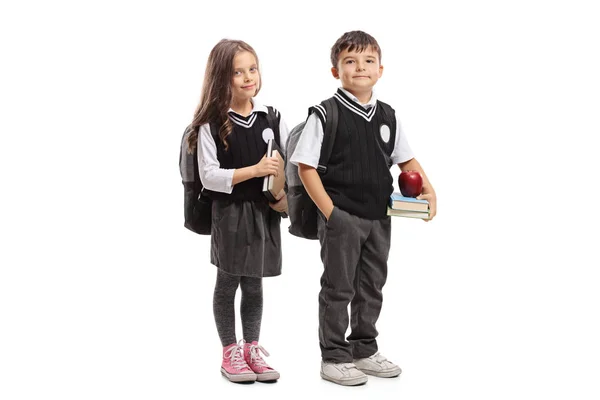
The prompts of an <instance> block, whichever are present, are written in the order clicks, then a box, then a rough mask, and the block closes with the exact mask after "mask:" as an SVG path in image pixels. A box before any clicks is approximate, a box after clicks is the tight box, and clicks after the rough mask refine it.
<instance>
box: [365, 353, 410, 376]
mask: <svg viewBox="0 0 600 400" xmlns="http://www.w3.org/2000/svg"><path fill="white" fill-rule="evenodd" d="M354 365H356V367H357V368H358V369H360V370H361V371H362V372H364V373H365V374H367V375H373V376H378V377H380V378H393V377H396V376H398V375H400V374H401V373H402V370H401V369H400V367H399V366H397V365H396V364H394V363H393V362H391V361H388V359H387V358H385V357H384V356H382V355H381V354H379V353H375V354H373V355H372V356H371V357H368V358H361V359H359V360H354Z"/></svg>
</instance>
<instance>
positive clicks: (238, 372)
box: [221, 341, 256, 382]
mask: <svg viewBox="0 0 600 400" xmlns="http://www.w3.org/2000/svg"><path fill="white" fill-rule="evenodd" d="M241 344H243V341H240V344H238V343H232V344H230V345H229V346H226V347H223V363H222V364H221V374H222V375H223V376H224V377H226V378H227V379H229V380H230V381H231V382H254V381H255V380H256V374H255V373H254V372H252V370H251V369H250V367H248V364H246V361H245V360H244V353H243V352H242V346H241Z"/></svg>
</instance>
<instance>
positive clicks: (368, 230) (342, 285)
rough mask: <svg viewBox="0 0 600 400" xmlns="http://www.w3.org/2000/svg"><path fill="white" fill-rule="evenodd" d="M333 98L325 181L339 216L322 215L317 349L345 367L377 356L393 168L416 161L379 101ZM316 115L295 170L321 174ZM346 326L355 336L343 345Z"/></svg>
mask: <svg viewBox="0 0 600 400" xmlns="http://www.w3.org/2000/svg"><path fill="white" fill-rule="evenodd" d="M334 98H335V101H336V103H337V106H338V111H339V122H338V129H337V132H336V137H335V142H334V144H333V150H332V154H331V157H330V159H329V163H328V165H327V171H326V172H325V173H324V174H322V175H321V181H322V182H323V186H324V188H325V190H326V191H327V194H328V195H329V196H330V197H331V199H332V201H333V204H334V208H333V211H332V213H331V216H330V218H329V220H326V219H325V217H324V216H323V215H322V214H321V213H320V212H319V221H318V238H319V242H320V244H321V259H322V261H323V265H324V271H323V275H322V277H321V291H320V293H319V342H320V346H321V356H322V359H323V361H326V362H333V363H345V362H352V360H353V359H359V358H366V357H370V356H372V355H373V354H375V353H376V352H377V342H376V337H377V335H378V332H377V330H376V328H375V324H376V322H377V319H378V317H379V313H380V311H381V305H382V301H383V297H382V288H383V286H384V284H385V281H386V278H387V260H388V254H389V249H390V240H391V219H390V217H389V216H387V215H386V211H387V203H388V199H389V196H390V195H391V193H392V192H393V178H392V175H391V173H390V167H391V166H392V165H394V164H398V163H402V162H405V161H408V160H410V159H412V158H413V157H414V155H413V153H412V150H411V149H410V146H409V145H408V141H407V140H406V137H405V135H404V133H403V132H402V129H401V126H400V123H399V121H398V120H397V118H395V116H393V115H388V113H386V112H384V108H383V106H381V103H380V102H379V101H378V100H377V98H376V96H375V94H374V93H373V95H372V96H371V99H370V101H369V102H368V103H367V104H361V103H360V102H359V101H358V99H357V98H356V97H355V96H353V95H352V94H351V93H350V92H348V91H346V90H344V89H343V88H340V89H338V91H337V92H336V93H335V95H334ZM311 111H312V113H311V114H310V116H309V117H308V119H307V121H306V125H305V127H304V129H303V132H302V136H301V137H300V139H299V141H298V144H297V147H296V149H295V151H294V154H293V155H292V157H291V158H290V162H292V163H294V164H296V165H297V164H298V163H302V164H305V165H309V166H311V167H314V168H317V166H318V162H319V157H320V152H321V143H322V141H323V131H324V130H323V126H324V123H325V121H326V119H327V115H326V112H325V109H324V108H323V107H322V106H320V105H317V106H315V107H313V108H311ZM348 305H350V306H351V317H350V321H349V318H348V311H347V307H348ZM349 323H350V327H351V330H352V331H351V334H350V336H349V337H348V338H347V340H346V338H345V337H344V336H345V332H346V329H347V327H348V325H349Z"/></svg>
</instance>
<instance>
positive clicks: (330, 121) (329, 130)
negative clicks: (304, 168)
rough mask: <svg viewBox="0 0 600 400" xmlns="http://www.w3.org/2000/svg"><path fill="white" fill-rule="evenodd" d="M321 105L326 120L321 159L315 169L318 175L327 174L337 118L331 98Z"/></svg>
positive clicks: (335, 106)
mask: <svg viewBox="0 0 600 400" xmlns="http://www.w3.org/2000/svg"><path fill="white" fill-rule="evenodd" d="M322 104H323V106H324V107H325V113H326V118H325V128H324V130H323V143H322V144H321V157H320V158H319V166H318V167H317V171H318V172H319V173H320V174H324V173H325V172H327V164H328V163H329V157H331V152H332V150H333V143H334V142H335V134H336V132H337V126H338V117H339V115H338V107H337V103H336V102H335V99H334V98H333V97H331V98H329V99H327V100H325V101H324V102H323V103H322Z"/></svg>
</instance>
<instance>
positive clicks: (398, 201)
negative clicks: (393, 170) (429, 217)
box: [390, 192, 429, 212]
mask: <svg viewBox="0 0 600 400" xmlns="http://www.w3.org/2000/svg"><path fill="white" fill-rule="evenodd" d="M390 208H391V209H393V210H404V211H419V212H429V202H428V201H427V200H419V199H417V198H414V197H405V196H402V194H401V193H398V192H394V193H392V195H391V196H390Z"/></svg>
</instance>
